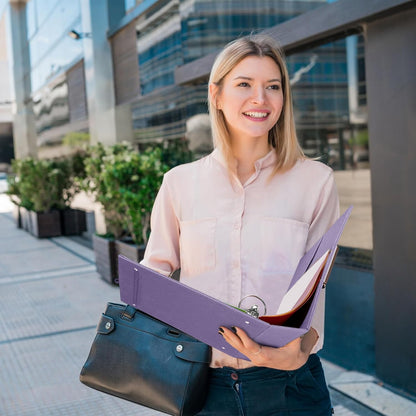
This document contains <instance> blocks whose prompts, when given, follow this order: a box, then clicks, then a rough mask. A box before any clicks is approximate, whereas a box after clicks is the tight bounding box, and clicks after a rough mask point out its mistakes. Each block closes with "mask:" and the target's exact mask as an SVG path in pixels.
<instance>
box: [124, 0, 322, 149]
mask: <svg viewBox="0 0 416 416" xmlns="http://www.w3.org/2000/svg"><path fill="white" fill-rule="evenodd" d="M323 3H325V1H290V0H286V1H285V0H283V1H282V0H265V1H260V0H255V1H247V0H238V1H237V0H226V1H222V2H213V1H206V0H182V1H178V0H173V1H172V0H171V1H163V2H161V3H158V8H157V9H155V10H154V11H153V13H152V14H151V15H149V16H146V19H143V20H142V21H139V22H138V23H137V25H136V33H137V51H138V62H139V76H140V87H141V93H142V94H143V96H142V97H140V98H139V99H138V100H137V101H136V102H135V103H133V107H132V110H133V128H134V132H135V138H136V140H137V141H138V142H147V141H149V140H162V139H176V138H180V137H183V136H184V135H185V124H186V120H187V119H189V118H190V117H192V116H194V115H197V114H206V113H207V105H206V94H207V84H206V82H207V80H201V82H200V83H199V85H196V86H194V87H193V88H191V89H189V88H188V87H183V86H177V85H175V80H174V71H175V68H176V67H178V66H180V65H183V64H186V63H188V62H191V61H193V60H195V59H198V58H201V57H203V56H205V55H207V54H209V53H214V52H216V51H218V50H219V49H220V48H221V47H223V46H224V45H225V44H226V43H228V42H229V41H231V40H233V39H235V38H237V37H238V36H242V35H245V34H249V33H252V32H253V31H254V32H256V31H260V30H262V29H265V28H268V27H271V26H274V25H276V24H278V23H280V22H283V21H285V20H288V19H290V18H293V17H295V16H297V15H299V14H300V13H304V12H306V11H308V10H310V9H312V8H314V7H318V6H320V5H322V4H323ZM171 97H172V98H171ZM149 115H151V116H149Z"/></svg>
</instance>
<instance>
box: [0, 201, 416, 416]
mask: <svg viewBox="0 0 416 416" xmlns="http://www.w3.org/2000/svg"><path fill="white" fill-rule="evenodd" d="M10 209H11V205H10V203H9V201H8V199H7V198H6V197H5V195H1V194H0V415H1V416H29V415H30V416H38V415H39V416H44V415H52V416H55V415H56V416H66V415H71V416H72V415H83V416H92V415H97V416H98V415H99V416H105V415H111V416H117V415H120V416H121V415H123V416H129V415H135V416H136V415H141V416H153V415H161V413H159V412H155V411H152V410H150V409H147V408H143V407H140V406H137V405H136V404H133V403H129V402H127V401H124V400H120V399H117V398H114V397H112V396H109V395H106V394H103V393H100V392H97V391H94V390H92V389H90V388H88V387H86V386H84V385H83V384H81V383H80V382H79V379H78V377H79V372H80V369H81V367H82V365H83V363H84V361H85V359H86V357H87V355H88V352H89V348H90V345H91V342H92V340H93V338H94V335H95V327H96V324H97V322H98V319H99V316H100V314H101V312H103V310H104V308H105V305H106V302H108V301H113V302H119V300H120V299H119V291H118V288H117V287H114V286H110V285H109V284H107V283H105V282H104V281H103V280H102V279H100V277H99V275H98V274H97V273H96V271H95V264H94V257H93V252H92V250H91V249H89V248H88V247H86V246H84V245H81V244H79V243H78V242H76V239H72V238H66V237H58V238H51V239H36V238H34V237H32V236H31V235H30V234H28V233H27V232H25V231H23V230H20V229H18V228H17V227H16V225H15V223H14V221H13V218H12V215H11V213H10ZM324 367H325V372H326V375H327V380H328V384H329V386H330V392H331V397H332V401H333V404H334V407H335V411H336V413H335V414H336V416H354V415H361V416H375V415H386V416H398V415H400V416H412V415H416V404H415V402H413V401H411V400H409V399H406V398H405V397H403V396H399V395H397V394H394V393H392V392H391V391H389V390H387V389H385V388H383V387H382V386H380V385H379V384H377V381H376V380H374V378H372V377H370V376H367V375H365V374H360V373H355V372H348V371H345V370H344V369H343V368H340V367H338V366H335V365H333V364H331V363H329V362H327V361H324ZM259 416H261V415H259ZM311 416H313V415H311Z"/></svg>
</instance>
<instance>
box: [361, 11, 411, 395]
mask: <svg viewBox="0 0 416 416" xmlns="http://www.w3.org/2000/svg"><path fill="white" fill-rule="evenodd" d="M415 22H416V9H415V8H413V9H412V10H408V11H406V12H402V13H400V14H396V15H394V16H391V17H386V18H383V19H380V20H377V21H375V22H373V23H369V24H368V26H367V31H366V39H367V42H366V76H367V96H368V110H369V115H368V116H369V134H370V160H371V179H372V183H371V187H372V208H373V228H374V232H373V236H374V268H375V341H376V343H375V344H376V374H377V376H379V377H380V378H382V379H384V380H388V382H390V383H393V384H396V385H398V386H403V387H404V388H406V389H408V390H410V391H412V392H416V333H415V329H416V325H415V317H416V193H415V191H414V189H415V179H416V135H415V132H416V117H415V111H416V77H415V71H416V47H415V39H416V24H415Z"/></svg>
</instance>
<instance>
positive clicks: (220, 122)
mask: <svg viewBox="0 0 416 416" xmlns="http://www.w3.org/2000/svg"><path fill="white" fill-rule="evenodd" d="M248 56H257V57H269V58H271V59H273V61H274V62H276V64H277V66H278V67H279V69H280V72H281V75H282V90H283V109H282V113H281V115H280V117H279V120H278V121H277V123H276V124H275V125H274V126H273V127H272V129H271V130H270V131H269V144H270V145H271V146H272V147H273V148H274V150H275V152H276V155H277V160H276V165H275V167H274V170H273V174H275V173H277V172H282V171H286V170H289V169H290V168H291V167H292V166H293V165H294V164H295V163H296V162H297V160H299V159H303V158H305V155H304V153H303V151H302V149H301V147H300V145H299V142H298V139H297V136H296V129H295V122H294V116H293V105H292V95H291V90H290V83H289V75H288V71H287V67H286V63H285V59H284V55H283V52H282V50H281V48H280V47H279V46H278V45H277V43H276V42H275V40H274V39H273V38H271V37H269V36H266V35H261V34H257V35H250V36H245V37H242V38H239V39H237V40H235V41H233V42H231V43H229V44H228V45H227V46H226V47H225V48H224V49H223V50H222V51H221V52H220V54H219V55H218V56H217V58H216V60H215V62H214V65H213V67H212V70H211V75H210V79H209V83H210V84H214V85H216V86H217V87H218V92H217V93H218V94H220V93H221V89H222V85H223V81H224V78H225V77H226V76H227V74H228V73H229V72H230V71H232V70H233V69H234V67H235V66H236V65H238V64H239V63H240V62H241V61H242V60H243V59H244V58H247V57H248ZM213 101H214V102H213ZM208 109H209V114H210V118H211V127H212V135H213V141H214V147H216V148H219V150H221V151H222V153H223V155H224V158H225V160H226V162H227V164H228V167H229V169H231V166H232V165H233V164H232V161H233V155H232V150H231V141H230V135H229V133H228V129H227V123H226V120H225V118H224V114H223V112H222V111H221V110H220V109H218V108H217V107H216V105H215V99H214V97H211V94H210V93H208Z"/></svg>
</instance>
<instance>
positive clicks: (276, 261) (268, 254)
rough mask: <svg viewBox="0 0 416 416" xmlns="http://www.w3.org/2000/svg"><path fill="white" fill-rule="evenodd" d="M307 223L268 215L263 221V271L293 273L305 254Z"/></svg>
mask: <svg viewBox="0 0 416 416" xmlns="http://www.w3.org/2000/svg"><path fill="white" fill-rule="evenodd" d="M308 231H309V225H308V224H307V223H304V222H301V221H296V220H292V219H287V218H275V217H266V218H263V220H262V223H261V242H262V243H261V246H262V252H261V259H262V262H261V264H262V270H263V273H265V274H269V273H279V274H287V275H292V274H293V273H294V271H295V268H296V266H297V264H298V262H299V260H300V258H301V257H302V256H303V254H304V252H305V248H306V241H307V238H308Z"/></svg>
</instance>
